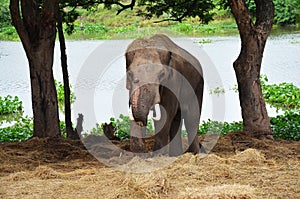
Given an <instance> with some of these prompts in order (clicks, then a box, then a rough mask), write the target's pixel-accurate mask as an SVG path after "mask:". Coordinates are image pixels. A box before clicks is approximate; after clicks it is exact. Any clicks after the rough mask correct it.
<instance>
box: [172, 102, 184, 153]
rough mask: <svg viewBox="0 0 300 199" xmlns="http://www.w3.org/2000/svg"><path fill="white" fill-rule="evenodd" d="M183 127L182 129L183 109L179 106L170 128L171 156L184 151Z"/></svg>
mask: <svg viewBox="0 0 300 199" xmlns="http://www.w3.org/2000/svg"><path fill="white" fill-rule="evenodd" d="M181 129H182V118H181V110H180V109H179V108H178V110H177V113H176V115H175V117H174V119H173V121H172V124H171V128H170V144H169V155H170V156H179V155H181V154H182V153H183V149H182V139H181Z"/></svg>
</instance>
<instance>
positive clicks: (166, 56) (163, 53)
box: [158, 50, 172, 66]
mask: <svg viewBox="0 0 300 199" xmlns="http://www.w3.org/2000/svg"><path fill="white" fill-rule="evenodd" d="M158 54H159V57H160V61H161V63H162V64H163V65H166V66H169V64H170V61H171V57H172V52H170V51H168V50H158Z"/></svg>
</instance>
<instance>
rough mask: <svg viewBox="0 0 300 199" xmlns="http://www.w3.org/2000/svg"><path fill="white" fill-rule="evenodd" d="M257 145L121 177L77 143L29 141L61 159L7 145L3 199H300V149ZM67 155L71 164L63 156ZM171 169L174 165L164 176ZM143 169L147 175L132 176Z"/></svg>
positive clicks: (146, 165)
mask: <svg viewBox="0 0 300 199" xmlns="http://www.w3.org/2000/svg"><path fill="white" fill-rule="evenodd" d="M227 139H228V140H232V138H228V137H227V138H221V139H220V140H219V142H220V143H219V145H217V146H216V149H218V148H219V149H223V148H224V146H225V145H224V146H222V144H229V142H227V141H226V140H227ZM251 141H252V142H253V146H256V147H252V148H248V149H245V150H243V151H241V152H234V151H232V152H230V153H229V151H224V153H222V152H220V151H215V152H213V153H211V154H209V155H207V156H206V155H203V154H199V155H195V156H194V155H191V154H184V155H182V156H180V157H178V158H170V157H154V158H147V159H142V158H138V157H134V158H132V159H131V160H130V161H129V162H128V163H126V164H124V165H122V167H121V168H122V171H121V170H116V169H115V168H110V167H107V166H105V165H103V164H101V163H99V162H97V161H96V160H95V159H93V157H91V156H90V155H89V154H88V153H87V152H86V151H85V150H84V148H82V147H81V146H80V145H79V144H78V143H77V142H71V141H61V142H62V143H60V144H58V143H57V141H53V142H52V141H51V140H43V142H41V140H32V141H29V142H32V143H30V146H32V145H33V144H34V143H35V144H39V146H40V147H45V144H46V145H48V146H49V145H50V146H51V145H52V144H53V145H54V143H56V144H55V147H56V148H57V147H60V149H59V150H57V151H55V150H54V151H52V150H50V149H47V150H46V149H44V150H41V148H40V151H37V150H34V149H32V148H30V147H29V146H28V144H27V146H26V144H24V143H21V144H10V145H6V146H4V145H3V146H0V148H1V151H0V163H1V166H0V171H1V172H0V176H1V178H0V198H108V199H109V198H205V199H210V198H213V199H215V198H220V199H223V198H224V199H239V198H240V199H248V198H300V181H299V179H300V161H299V154H298V152H299V142H291V143H289V142H285V141H276V142H274V141H259V140H251ZM278 144H279V145H280V147H278V148H276V145H278ZM43 145H44V146H43ZM258 146H260V147H258ZM266 146H268V147H266ZM230 147H231V146H230V145H228V148H229V149H230ZM50 148H51V147H50ZM276 149H278V151H276ZM65 150H71V151H65ZM282 150H284V151H282ZM63 151H64V158H62V157H61V156H60V155H59V154H57V153H62V152H63ZM74 153H75V154H77V155H76V156H74V155H73V154H74ZM50 154H52V156H50ZM272 154H273V155H272ZM39 159H40V162H39V164H38V160H39ZM166 162H170V163H172V164H170V165H168V166H165V167H163V168H161V166H162V165H163V164H165V163H166ZM154 167H157V168H160V169H157V170H154V171H153V168H154ZM137 168H139V169H141V168H142V170H140V171H142V172H140V173H132V172H129V171H133V170H134V169H137ZM150 170H151V172H147V171H150Z"/></svg>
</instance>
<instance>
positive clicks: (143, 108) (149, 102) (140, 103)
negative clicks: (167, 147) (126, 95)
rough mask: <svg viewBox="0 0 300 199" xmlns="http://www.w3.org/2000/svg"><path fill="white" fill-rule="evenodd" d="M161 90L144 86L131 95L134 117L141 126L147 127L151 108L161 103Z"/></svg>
mask: <svg viewBox="0 0 300 199" xmlns="http://www.w3.org/2000/svg"><path fill="white" fill-rule="evenodd" d="M159 100H160V98H159V89H158V86H155V85H143V86H141V87H139V88H137V89H135V91H134V92H133V93H132V95H131V100H130V101H131V109H132V116H133V119H134V120H135V122H136V123H137V124H138V125H139V126H146V125H147V117H148V114H149V111H150V109H151V107H152V106H153V105H154V104H157V103H159Z"/></svg>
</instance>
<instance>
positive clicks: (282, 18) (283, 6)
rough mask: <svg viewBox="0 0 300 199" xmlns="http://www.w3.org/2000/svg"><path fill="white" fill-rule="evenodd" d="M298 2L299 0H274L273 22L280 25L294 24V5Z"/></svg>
mask: <svg viewBox="0 0 300 199" xmlns="http://www.w3.org/2000/svg"><path fill="white" fill-rule="evenodd" d="M297 1H298V2H297ZM299 3H300V2H299V0H274V4H275V16H274V23H275V24H278V25H281V26H284V25H289V24H295V23H296V8H297V7H296V5H297V4H299ZM298 7H299V5H298Z"/></svg>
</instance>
